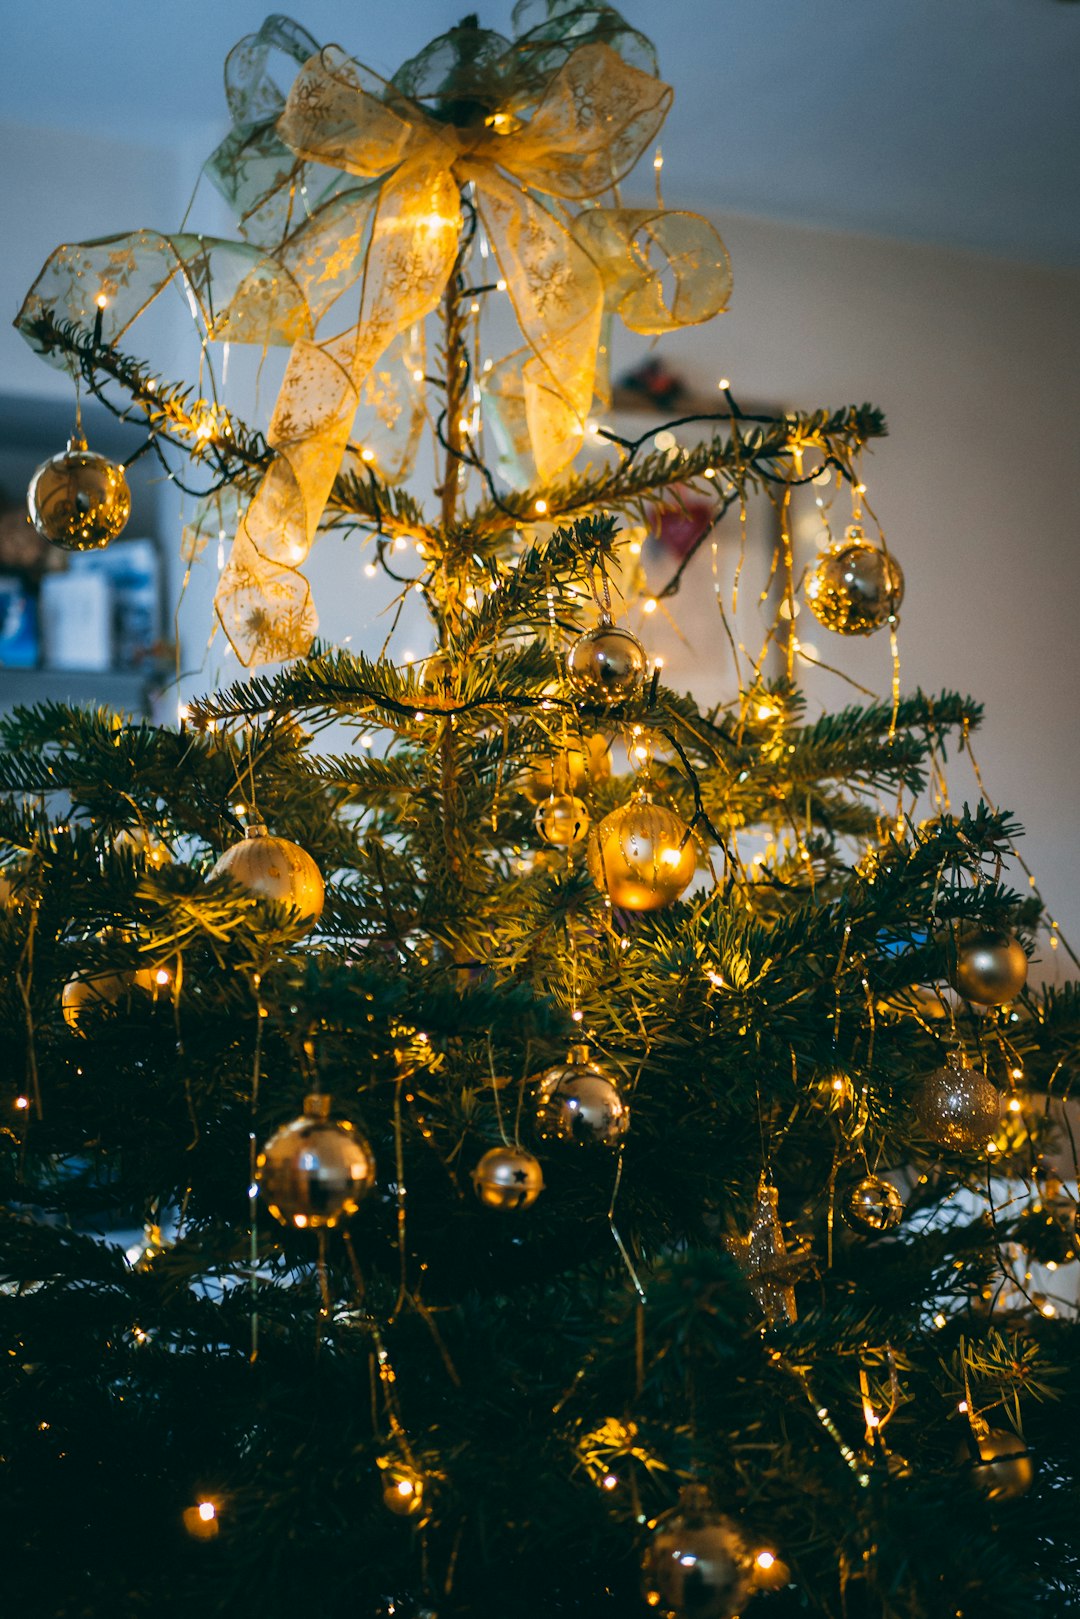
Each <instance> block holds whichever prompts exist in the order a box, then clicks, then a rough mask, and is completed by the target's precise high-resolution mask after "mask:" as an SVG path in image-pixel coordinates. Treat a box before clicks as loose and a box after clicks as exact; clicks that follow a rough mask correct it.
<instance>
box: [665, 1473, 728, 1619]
mask: <svg viewBox="0 0 1080 1619" xmlns="http://www.w3.org/2000/svg"><path fill="white" fill-rule="evenodd" d="M641 1589H642V1594H643V1596H644V1598H645V1601H646V1602H647V1603H648V1605H649V1607H650V1608H655V1610H656V1612H657V1613H660V1614H663V1616H664V1619H733V1616H734V1615H737V1614H740V1613H742V1611H743V1609H744V1608H745V1606H746V1604H747V1603H748V1602H749V1600H750V1598H751V1597H752V1596H753V1594H754V1582H753V1557H752V1555H751V1553H750V1551H749V1548H748V1547H747V1544H746V1541H745V1540H744V1539H743V1535H742V1531H741V1530H740V1529H739V1526H738V1524H736V1523H735V1522H734V1520H733V1519H731V1518H728V1517H726V1516H725V1515H724V1513H722V1512H717V1511H716V1510H715V1508H714V1507H713V1506H712V1505H711V1504H710V1502H709V1497H708V1492H707V1491H705V1490H702V1489H699V1488H697V1487H696V1486H693V1485H692V1486H690V1487H689V1488H687V1489H684V1490H683V1492H682V1499H681V1500H680V1502H679V1504H678V1506H677V1507H673V1508H672V1509H671V1511H670V1512H665V1513H664V1514H663V1516H662V1517H660V1518H658V1519H657V1521H656V1526H655V1528H654V1529H653V1532H652V1538H651V1540H650V1541H649V1545H648V1547H647V1549H646V1552H645V1556H644V1558H643V1559H642V1564H641Z"/></svg>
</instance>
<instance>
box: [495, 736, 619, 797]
mask: <svg viewBox="0 0 1080 1619" xmlns="http://www.w3.org/2000/svg"><path fill="white" fill-rule="evenodd" d="M610 775H611V754H610V752H609V751H608V744H607V738H606V737H603V736H601V735H600V734H599V732H596V733H594V735H592V736H589V737H586V738H585V740H584V742H583V743H582V746H581V747H579V748H564V749H562V750H561V751H560V752H559V753H555V754H552V755H550V756H549V757H544V756H543V755H542V754H538V755H537V756H536V757H535V758H534V759H530V760H529V764H528V767H527V771H526V774H525V775H524V776H522V778H521V780H520V781H519V782H518V784H517V785H518V787H519V788H520V790H521V791H522V792H523V793H524V795H525V797H526V798H527V799H528V800H529V802H530V804H539V803H540V802H541V800H542V799H545V798H550V797H551V796H552V794H553V793H556V794H558V793H570V794H573V793H577V792H579V791H580V790H581V788H582V787H584V786H585V783H586V782H588V781H607V779H608V777H609V776H610Z"/></svg>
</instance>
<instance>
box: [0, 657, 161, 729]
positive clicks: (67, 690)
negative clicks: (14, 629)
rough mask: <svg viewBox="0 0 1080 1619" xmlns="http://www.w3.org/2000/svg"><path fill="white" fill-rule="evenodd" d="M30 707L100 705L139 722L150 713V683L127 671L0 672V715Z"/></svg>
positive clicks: (39, 670)
mask: <svg viewBox="0 0 1080 1619" xmlns="http://www.w3.org/2000/svg"><path fill="white" fill-rule="evenodd" d="M32 703H85V704H90V705H91V706H96V705H97V704H102V705H104V706H105V707H106V708H115V709H118V710H119V711H120V712H122V713H125V714H133V715H135V716H136V717H139V718H141V717H142V716H144V715H149V713H150V682H149V680H148V679H147V676H146V675H144V674H139V673H138V672H137V671H133V670H127V669H110V670H104V671H100V672H99V671H97V670H93V671H84V670H81V669H70V670H69V669H0V712H7V711H8V710H10V709H12V708H18V707H19V706H20V705H28V704H32Z"/></svg>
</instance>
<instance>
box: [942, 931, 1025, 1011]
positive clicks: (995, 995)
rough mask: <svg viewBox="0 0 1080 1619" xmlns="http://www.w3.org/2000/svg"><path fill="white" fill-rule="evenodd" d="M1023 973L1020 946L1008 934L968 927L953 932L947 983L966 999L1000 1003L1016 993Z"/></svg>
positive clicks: (982, 1004) (998, 1004)
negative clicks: (953, 940)
mask: <svg viewBox="0 0 1080 1619" xmlns="http://www.w3.org/2000/svg"><path fill="white" fill-rule="evenodd" d="M1027 972H1028V962H1027V955H1026V954H1025V952H1024V947H1023V945H1022V944H1021V943H1020V941H1019V939H1016V938H1014V937H1013V935H1012V934H1011V933H1002V932H999V931H997V930H996V929H993V928H972V929H970V930H968V931H967V932H961V933H959V934H958V935H957V937H956V940H955V957H954V959H953V960H951V961H950V964H949V982H950V983H951V984H952V987H953V988H954V989H955V990H956V991H957V992H958V994H960V995H962V996H963V997H964V999H965V1000H966V1001H977V1002H978V1003H979V1005H980V1006H1003V1005H1004V1004H1005V1002H1006V1001H1012V1000H1015V999H1016V997H1017V996H1018V995H1019V993H1020V991H1021V990H1022V989H1023V987H1024V985H1025V984H1026V983H1027Z"/></svg>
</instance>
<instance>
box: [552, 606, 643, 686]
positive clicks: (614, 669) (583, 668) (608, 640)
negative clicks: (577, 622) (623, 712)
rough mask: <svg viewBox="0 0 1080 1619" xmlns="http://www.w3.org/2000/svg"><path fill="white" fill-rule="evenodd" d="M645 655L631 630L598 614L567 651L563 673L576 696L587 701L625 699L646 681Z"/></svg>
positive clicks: (606, 614)
mask: <svg viewBox="0 0 1080 1619" xmlns="http://www.w3.org/2000/svg"><path fill="white" fill-rule="evenodd" d="M647 664H648V659H647V657H646V655H645V648H644V647H643V646H642V644H641V642H640V641H639V640H638V638H637V636H636V635H635V634H634V633H633V631H632V630H626V629H623V628H621V627H620V626H619V625H618V624H616V622H615V620H614V619H613V618H612V616H611V614H610V613H608V612H603V613H601V614H600V622H599V623H598V624H597V625H596V627H595V628H594V629H591V630H586V631H585V634H584V635H579V636H578V638H577V640H576V641H575V642H574V644H573V646H572V647H571V648H570V650H569V652H568V653H567V654H566V676H567V679H568V680H569V682H570V685H571V687H572V689H573V690H574V691H575V692H576V693H577V695H578V696H579V697H583V698H585V699H586V701H587V702H590V703H625V702H626V701H627V700H628V699H629V698H631V697H634V696H636V695H637V693H638V692H639V691H640V690H641V688H642V686H643V685H644V683H645V670H646V667H647Z"/></svg>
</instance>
